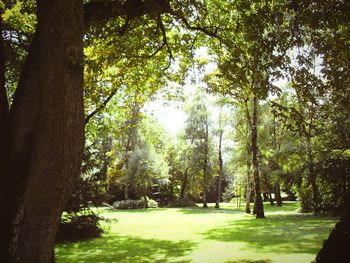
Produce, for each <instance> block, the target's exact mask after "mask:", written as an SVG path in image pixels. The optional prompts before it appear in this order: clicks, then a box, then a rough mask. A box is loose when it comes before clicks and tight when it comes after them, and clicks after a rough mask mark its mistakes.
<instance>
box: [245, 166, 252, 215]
mask: <svg viewBox="0 0 350 263" xmlns="http://www.w3.org/2000/svg"><path fill="white" fill-rule="evenodd" d="M246 183H247V193H246V196H245V212H246V213H247V214H250V197H251V194H252V190H251V185H250V161H249V159H247V177H246Z"/></svg>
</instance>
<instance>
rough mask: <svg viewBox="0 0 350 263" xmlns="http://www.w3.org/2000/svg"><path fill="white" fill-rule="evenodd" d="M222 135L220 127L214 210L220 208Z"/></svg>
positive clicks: (222, 171) (222, 173) (222, 168)
mask: <svg viewBox="0 0 350 263" xmlns="http://www.w3.org/2000/svg"><path fill="white" fill-rule="evenodd" d="M220 126H221V125H220ZM222 134H223V130H222V129H221V127H220V132H219V176H218V185H217V196H216V203H215V208H220V200H221V182H222V179H223V175H224V167H223V162H222V151H221V143H222Z"/></svg>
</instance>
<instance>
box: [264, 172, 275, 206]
mask: <svg viewBox="0 0 350 263" xmlns="http://www.w3.org/2000/svg"><path fill="white" fill-rule="evenodd" d="M264 180H265V185H266V189H267V195H268V200H269V201H270V204H271V205H275V204H274V202H273V199H272V194H271V186H270V184H269V180H268V179H267V175H266V174H265V173H264Z"/></svg>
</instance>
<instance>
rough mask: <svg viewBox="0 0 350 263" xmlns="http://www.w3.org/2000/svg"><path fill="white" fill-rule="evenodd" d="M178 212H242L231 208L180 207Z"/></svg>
mask: <svg viewBox="0 0 350 263" xmlns="http://www.w3.org/2000/svg"><path fill="white" fill-rule="evenodd" d="M179 212H181V213H183V214H191V215H192V214H213V213H214V214H215V213H229V214H242V211H239V210H231V209H222V208H219V209H215V208H201V207H198V208H195V207H194V208H192V207H191V208H190V207H189V208H181V209H179Z"/></svg>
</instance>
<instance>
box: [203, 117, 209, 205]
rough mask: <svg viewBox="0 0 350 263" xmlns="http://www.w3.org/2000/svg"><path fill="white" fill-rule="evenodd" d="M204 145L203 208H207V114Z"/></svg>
mask: <svg viewBox="0 0 350 263" xmlns="http://www.w3.org/2000/svg"><path fill="white" fill-rule="evenodd" d="M204 143H205V145H204V151H205V152H204V154H205V157H204V158H205V160H204V167H203V176H204V178H203V208H207V207H208V204H207V192H208V189H207V188H208V182H207V181H208V168H209V167H208V165H209V124H208V116H206V122H205V142H204Z"/></svg>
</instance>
